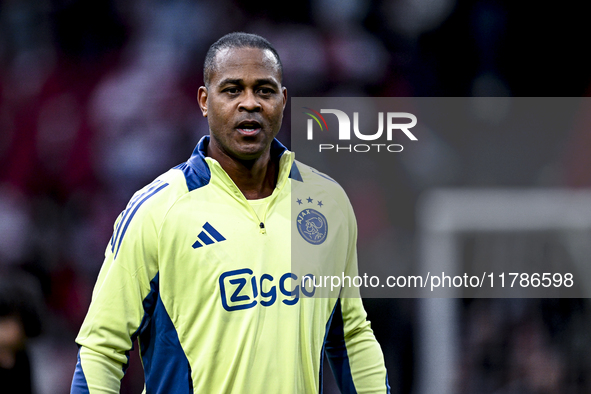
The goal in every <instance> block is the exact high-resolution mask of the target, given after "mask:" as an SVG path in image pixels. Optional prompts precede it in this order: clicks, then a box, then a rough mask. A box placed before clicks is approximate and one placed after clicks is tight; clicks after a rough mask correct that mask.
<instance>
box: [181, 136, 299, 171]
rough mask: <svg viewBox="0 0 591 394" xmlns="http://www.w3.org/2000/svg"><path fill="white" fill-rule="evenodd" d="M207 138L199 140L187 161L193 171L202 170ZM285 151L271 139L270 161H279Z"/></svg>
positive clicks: (283, 147)
mask: <svg viewBox="0 0 591 394" xmlns="http://www.w3.org/2000/svg"><path fill="white" fill-rule="evenodd" d="M209 138H210V137H209V136H208V135H206V136H204V137H202V138H201V139H200V140H199V143H198V144H197V146H196V147H195V150H193V154H192V155H191V158H190V159H189V160H188V162H189V164H190V165H191V167H193V168H194V169H195V170H197V171H199V170H204V168H203V167H202V166H203V165H205V166H207V165H206V164H205V157H207V145H209ZM286 151H287V148H286V147H285V146H284V145H283V144H282V143H281V142H279V140H278V139H277V138H274V139H273V142H272V143H271V159H279V158H280V157H281V156H283V154H284V153H285V152H286Z"/></svg>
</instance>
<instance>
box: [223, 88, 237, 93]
mask: <svg viewBox="0 0 591 394" xmlns="http://www.w3.org/2000/svg"><path fill="white" fill-rule="evenodd" d="M224 92H226V93H230V94H236V93H238V92H239V90H238V88H227V89H224Z"/></svg>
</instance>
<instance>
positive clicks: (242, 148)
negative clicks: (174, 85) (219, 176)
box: [198, 48, 287, 161]
mask: <svg viewBox="0 0 591 394" xmlns="http://www.w3.org/2000/svg"><path fill="white" fill-rule="evenodd" d="M215 63H216V67H215V70H214V71H213V72H212V74H211V76H210V81H209V87H208V88H205V87H201V88H199V93H198V101H199V106H200V107H201V110H202V112H203V115H204V116H206V117H207V118H208V122H209V130H210V133H211V140H210V146H209V151H208V153H209V154H210V155H211V156H212V157H214V158H220V157H223V156H226V157H229V158H231V159H233V160H241V161H245V160H256V159H259V158H260V157H264V156H268V152H269V147H270V145H271V142H272V141H273V138H275V136H276V135H277V133H278V132H279V128H280V127H281V120H282V119H283V109H284V108H285V103H286V102H287V91H286V89H285V88H284V87H282V86H281V81H280V75H279V68H278V65H277V61H276V60H275V57H274V56H273V54H272V53H271V52H270V51H269V50H262V49H259V48H231V49H225V50H221V51H219V52H218V53H217V54H216V57H215ZM219 155H222V156H219Z"/></svg>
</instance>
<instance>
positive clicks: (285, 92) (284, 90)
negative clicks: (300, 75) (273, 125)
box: [281, 86, 287, 109]
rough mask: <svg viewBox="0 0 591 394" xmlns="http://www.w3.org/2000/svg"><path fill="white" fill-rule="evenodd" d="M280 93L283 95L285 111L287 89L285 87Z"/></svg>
mask: <svg viewBox="0 0 591 394" xmlns="http://www.w3.org/2000/svg"><path fill="white" fill-rule="evenodd" d="M281 93H283V109H285V105H286V104H287V88H286V87H285V86H283V87H282V88H281Z"/></svg>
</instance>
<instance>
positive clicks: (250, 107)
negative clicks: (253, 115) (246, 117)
mask: <svg viewBox="0 0 591 394" xmlns="http://www.w3.org/2000/svg"><path fill="white" fill-rule="evenodd" d="M239 109H240V110H242V111H248V112H258V111H260V110H261V104H260V102H259V100H258V97H257V96H256V94H255V92H254V91H252V90H250V89H247V90H246V91H245V92H244V95H243V100H242V102H241V103H240V106H239Z"/></svg>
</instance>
